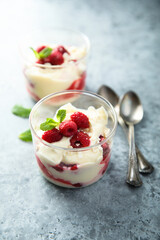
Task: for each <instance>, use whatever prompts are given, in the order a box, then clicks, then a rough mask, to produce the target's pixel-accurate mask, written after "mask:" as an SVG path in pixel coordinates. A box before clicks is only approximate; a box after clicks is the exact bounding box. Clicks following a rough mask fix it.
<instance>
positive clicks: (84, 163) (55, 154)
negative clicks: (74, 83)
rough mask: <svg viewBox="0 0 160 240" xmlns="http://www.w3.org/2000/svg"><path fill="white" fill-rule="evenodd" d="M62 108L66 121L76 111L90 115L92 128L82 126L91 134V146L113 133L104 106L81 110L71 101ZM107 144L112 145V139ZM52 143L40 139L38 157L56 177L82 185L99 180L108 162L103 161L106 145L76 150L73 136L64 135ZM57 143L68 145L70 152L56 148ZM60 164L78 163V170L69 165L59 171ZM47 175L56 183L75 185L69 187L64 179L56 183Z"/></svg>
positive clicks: (61, 145) (39, 131)
mask: <svg viewBox="0 0 160 240" xmlns="http://www.w3.org/2000/svg"><path fill="white" fill-rule="evenodd" d="M60 109H66V113H67V114H66V118H65V120H69V119H70V116H71V115H72V114H73V113H74V112H82V113H84V114H85V115H87V117H88V118H89V122H90V127H89V128H87V129H83V131H84V132H86V133H87V134H88V135H89V136H90V146H92V145H95V144H98V143H99V142H100V138H99V137H100V136H103V137H107V136H108V134H109V132H110V130H109V129H108V128H107V127H106V126H107V122H108V114H107V112H106V111H105V109H104V108H103V107H100V108H98V109H95V108H94V107H92V106H91V107H89V108H88V109H87V110H85V109H78V108H76V107H74V106H73V105H72V104H70V103H68V104H66V105H64V106H62V107H61V108H60ZM55 120H56V119H55ZM37 134H38V135H39V136H40V137H41V136H42V134H43V131H41V130H37ZM108 144H109V145H110V147H111V142H110V143H108ZM51 146H53V148H51V147H48V146H46V145H44V144H43V143H40V142H38V143H37V146H36V156H37V157H38V158H39V160H40V161H41V163H42V164H43V165H44V167H45V168H46V170H47V171H48V172H49V174H51V175H52V176H54V178H55V179H63V180H64V181H69V182H70V183H71V184H77V183H80V184H82V186H86V185H89V184H91V183H93V182H95V181H97V180H98V179H99V178H100V177H101V176H102V175H103V174H102V169H103V168H104V167H105V166H106V162H105V161H104V162H103V160H104V154H103V147H102V146H101V145H99V146H96V147H91V148H89V149H87V150H84V151H81V149H80V148H78V149H76V151H72V149H73V148H72V146H71V145H70V138H68V137H63V138H62V139H61V140H60V141H58V142H55V143H52V144H51ZM54 146H59V147H63V148H69V149H70V151H68V150H63V149H57V148H54ZM74 150H75V149H74ZM105 158H106V159H107V161H109V158H110V151H109V154H108V156H107V157H105ZM61 163H63V164H65V165H66V166H70V165H74V164H76V166H77V169H76V170H75V171H72V170H70V168H67V167H66V168H64V170H63V171H57V170H56V169H55V168H54V167H55V166H59V164H61ZM107 166H108V165H107ZM41 170H42V168H41ZM42 172H43V171H42ZM43 174H44V172H43ZM44 175H45V174H44ZM46 178H47V179H48V180H49V181H51V182H53V183H55V184H57V185H60V186H65V187H72V186H70V185H69V186H67V184H64V183H62V182H56V181H55V180H53V179H51V178H49V177H48V176H46Z"/></svg>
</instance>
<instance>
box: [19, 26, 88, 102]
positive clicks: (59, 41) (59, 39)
mask: <svg viewBox="0 0 160 240" xmlns="http://www.w3.org/2000/svg"><path fill="white" fill-rule="evenodd" d="M22 42H23V43H21V44H20V52H21V55H22V63H23V73H24V77H25V82H26V89H27V91H28V93H29V94H30V96H31V97H32V98H33V99H34V100H35V101H38V100H40V99H41V98H43V97H45V96H46V95H49V94H51V93H54V92H58V91H63V90H72V89H73V90H74V89H75V90H83V89H84V87H85V79H86V62H87V57H88V52H89V48H90V42H89V39H88V37H87V36H86V35H84V34H83V33H81V32H78V31H72V30H65V29H50V30H45V31H41V32H39V31H37V32H33V33H32V34H31V35H28V36H26V37H25V40H23V41H22ZM42 45H47V46H51V47H52V46H60V45H63V46H64V47H66V49H67V47H71V48H72V47H73V48H74V47H75V49H78V50H80V55H79V57H78V60H77V59H73V61H67V62H65V63H63V64H62V65H51V64H39V63H36V59H35V56H34V53H33V52H32V51H31V49H30V47H32V48H34V49H36V48H37V47H38V46H42ZM73 51H74V50H73Z"/></svg>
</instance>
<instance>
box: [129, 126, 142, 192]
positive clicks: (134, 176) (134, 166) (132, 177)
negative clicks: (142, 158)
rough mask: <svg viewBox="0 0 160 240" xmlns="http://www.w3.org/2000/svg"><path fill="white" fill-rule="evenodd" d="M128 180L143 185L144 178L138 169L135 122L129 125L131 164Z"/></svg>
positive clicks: (130, 182) (137, 185) (132, 183)
mask: <svg viewBox="0 0 160 240" xmlns="http://www.w3.org/2000/svg"><path fill="white" fill-rule="evenodd" d="M126 182H127V183H129V184H131V185H133V186H135V187H140V186H141V185H142V180H141V178H140V176H139V171H138V162H137V156H136V148H135V139H134V126H133V124H130V125H129V164H128V174H127V179H126Z"/></svg>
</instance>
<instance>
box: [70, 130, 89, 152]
mask: <svg viewBox="0 0 160 240" xmlns="http://www.w3.org/2000/svg"><path fill="white" fill-rule="evenodd" d="M89 138H90V137H89V136H88V134H87V133H84V132H82V131H80V132H77V133H75V134H74V135H73V137H72V138H71V139H70V143H71V146H72V147H73V148H82V147H88V146H89V144H90V139H89Z"/></svg>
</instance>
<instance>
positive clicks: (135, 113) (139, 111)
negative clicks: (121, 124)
mask: <svg viewBox="0 0 160 240" xmlns="http://www.w3.org/2000/svg"><path fill="white" fill-rule="evenodd" d="M120 114H121V117H122V118H123V119H124V120H125V122H126V123H127V124H137V123H139V122H140V121H141V120H142V118H143V107H142V104H141V101H140V99H139V97H138V96H137V94H136V93H134V92H132V91H129V92H127V93H126V94H125V95H124V96H123V98H122V100H121V105H120Z"/></svg>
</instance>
